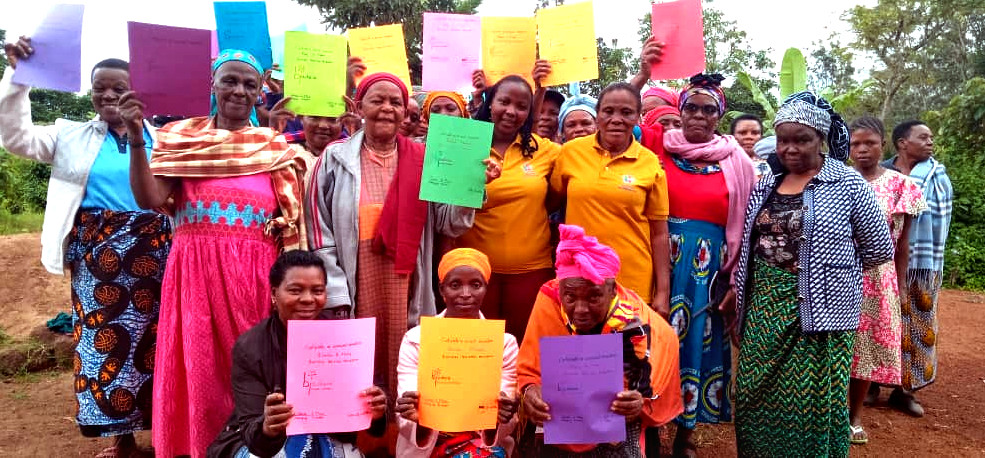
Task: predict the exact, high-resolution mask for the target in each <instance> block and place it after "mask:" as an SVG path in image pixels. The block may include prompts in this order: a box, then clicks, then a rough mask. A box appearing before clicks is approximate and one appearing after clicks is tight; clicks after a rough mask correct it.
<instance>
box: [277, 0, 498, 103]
mask: <svg viewBox="0 0 985 458" xmlns="http://www.w3.org/2000/svg"><path fill="white" fill-rule="evenodd" d="M295 1H296V2H298V3H300V4H302V5H308V6H314V7H317V8H318V11H319V12H321V15H322V22H324V23H325V24H327V25H329V26H330V27H333V28H336V29H343V30H344V29H349V28H353V27H368V26H371V25H384V24H396V23H402V24H403V27H404V41H405V45H406V47H407V60H408V63H409V65H410V77H411V81H412V82H414V84H420V83H421V52H422V49H421V46H422V42H423V39H424V38H423V33H424V18H423V14H424V13H425V12H434V13H462V14H475V9H476V8H477V7H478V6H479V4H480V3H482V0H376V1H371V2H368V1H362V0H295Z"/></svg>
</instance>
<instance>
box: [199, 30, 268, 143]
mask: <svg viewBox="0 0 985 458" xmlns="http://www.w3.org/2000/svg"><path fill="white" fill-rule="evenodd" d="M233 61H235V62H243V63H245V64H248V65H249V66H250V67H253V69H254V70H256V72H257V74H258V75H260V78H261V79H262V78H263V67H261V66H260V61H258V60H257V58H256V57H253V54H250V53H249V52H246V51H243V50H241V49H223V50H222V52H220V53H219V56H218V57H216V59H215V62H213V63H212V78H213V79H214V78H215V73H216V72H217V71H219V67H222V66H223V64H225V63H227V62H233ZM218 113H219V103H218V100H217V99H216V98H215V91H212V95H211V97H210V98H209V117H212V118H214V117H215V115H216V114H218ZM250 124H251V125H253V126H259V125H260V122H259V121H257V110H256V108H251V109H250Z"/></svg>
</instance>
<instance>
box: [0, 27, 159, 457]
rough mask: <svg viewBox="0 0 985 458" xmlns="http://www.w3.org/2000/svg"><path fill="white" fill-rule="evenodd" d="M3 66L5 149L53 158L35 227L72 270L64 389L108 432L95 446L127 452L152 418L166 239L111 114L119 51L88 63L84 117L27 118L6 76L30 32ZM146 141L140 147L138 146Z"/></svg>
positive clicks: (57, 263)
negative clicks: (106, 442)
mask: <svg viewBox="0 0 985 458" xmlns="http://www.w3.org/2000/svg"><path fill="white" fill-rule="evenodd" d="M4 51H5V53H6V55H7V61H8V62H9V63H10V67H9V68H8V69H7V70H6V72H4V75H3V79H2V80H0V138H2V143H3V147H4V148H6V149H7V150H8V151H10V152H11V153H13V154H16V155H18V156H22V157H25V158H28V159H33V160H35V161H39V162H44V163H47V164H51V166H52V170H51V180H50V181H49V183H48V201H47V206H46V208H45V215H44V216H45V217H44V225H43V228H42V233H41V245H42V250H41V262H42V264H44V266H45V268H46V269H48V271H49V272H51V273H54V274H59V275H62V274H63V273H64V270H65V268H66V267H67V268H68V269H69V272H70V275H71V279H72V309H73V312H74V313H73V315H72V318H73V319H72V321H73V327H74V336H75V343H76V349H75V355H74V358H73V366H74V368H75V381H74V392H75V394H76V401H77V406H78V414H77V422H78V425H79V428H80V429H81V432H82V434H83V435H84V436H88V437H99V436H113V437H114V438H115V440H114V445H113V446H111V447H109V448H107V449H106V450H104V451H103V452H102V453H101V454H100V455H99V456H131V455H132V454H134V453H136V451H137V450H136V444H135V441H134V437H133V433H134V431H139V430H143V429H149V428H150V414H151V406H150V403H151V399H152V396H151V389H152V386H153V381H152V379H151V376H152V375H153V371H154V354H155V346H156V340H157V332H156V330H157V320H158V310H159V307H160V292H161V278H162V275H163V273H164V266H165V263H166V260H167V255H168V251H169V250H170V246H171V223H170V221H169V220H168V218H167V217H166V216H164V215H160V214H157V213H154V212H149V211H143V210H141V209H140V207H139V206H138V205H137V203H136V201H135V199H134V197H133V193H132V192H131V191H130V179H129V170H130V146H129V144H131V143H146V144H150V143H151V142H152V140H153V138H154V135H153V128H152V127H151V126H150V125H149V124H147V123H146V122H144V131H143V139H142V141H138V140H134V141H129V140H128V138H127V133H126V132H127V130H126V127H125V126H124V124H123V121H122V120H121V118H120V111H119V100H120V97H121V96H122V95H123V94H124V93H125V92H127V91H129V90H130V82H129V79H130V72H129V67H128V65H127V63H126V62H125V61H122V60H119V59H107V60H104V61H102V62H100V63H98V64H96V66H95V68H93V69H92V107H93V110H95V112H96V113H97V114H98V116H97V117H96V118H95V119H93V120H91V121H88V122H75V121H69V120H65V119H59V120H57V121H56V122H55V124H54V125H50V126H35V125H34V124H33V123H32V122H31V102H30V100H29V98H28V93H29V92H30V88H29V87H27V86H24V85H21V84H17V83H14V82H13V81H12V79H13V74H14V71H16V68H17V64H18V63H19V62H21V61H26V60H29V59H30V58H31V55H32V54H33V53H34V49H33V48H32V46H31V40H30V38H27V37H21V38H20V39H19V40H18V41H17V42H12V43H7V44H6V45H5V46H4ZM148 151H149V150H148Z"/></svg>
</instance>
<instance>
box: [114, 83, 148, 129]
mask: <svg viewBox="0 0 985 458" xmlns="http://www.w3.org/2000/svg"><path fill="white" fill-rule="evenodd" d="M119 106H120V108H119V110H120V119H122V120H123V125H125V126H126V127H127V133H129V134H130V135H131V137H133V138H139V139H142V138H143V133H142V132H143V130H144V108H145V106H144V102H141V101H140V98H138V97H137V93H136V92H134V91H127V92H125V93H124V94H123V95H122V96H120V101H119Z"/></svg>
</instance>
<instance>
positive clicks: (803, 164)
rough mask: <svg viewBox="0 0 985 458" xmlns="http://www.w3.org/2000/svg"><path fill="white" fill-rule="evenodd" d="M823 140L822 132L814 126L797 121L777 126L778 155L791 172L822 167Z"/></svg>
mask: <svg viewBox="0 0 985 458" xmlns="http://www.w3.org/2000/svg"><path fill="white" fill-rule="evenodd" d="M822 142H823V140H822V139H821V135H820V133H819V132H818V131H817V129H814V128H813V127H810V126H805V125H803V124H797V123H795V122H785V123H783V124H780V125H779V126H776V155H777V157H778V158H779V159H780V162H781V163H782V164H783V166H784V167H786V168H787V170H790V172H791V173H796V174H803V173H807V172H809V171H811V170H817V169H820V168H821V163H822V160H823V159H822V157H821V145H822Z"/></svg>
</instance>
